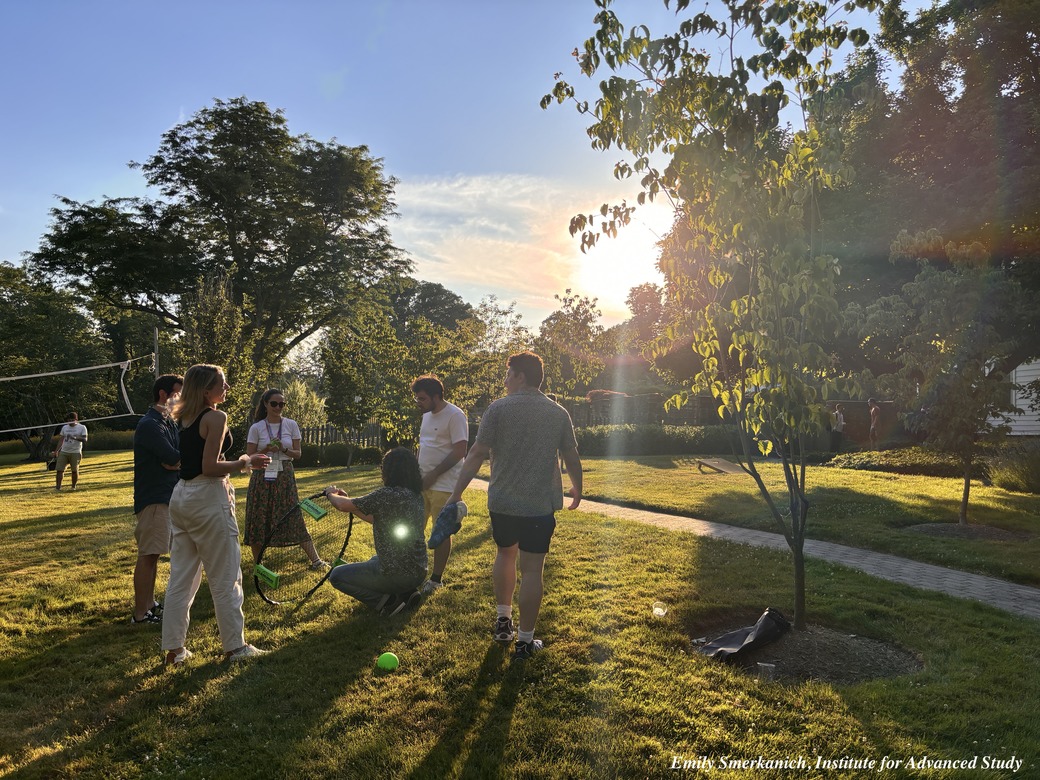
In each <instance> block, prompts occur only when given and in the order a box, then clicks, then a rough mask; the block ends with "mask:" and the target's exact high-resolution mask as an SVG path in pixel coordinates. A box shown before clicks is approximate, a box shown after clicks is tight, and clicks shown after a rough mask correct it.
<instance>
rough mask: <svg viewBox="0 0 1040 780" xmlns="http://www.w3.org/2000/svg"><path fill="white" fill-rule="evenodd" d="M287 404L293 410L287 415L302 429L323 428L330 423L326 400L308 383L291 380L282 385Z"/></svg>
mask: <svg viewBox="0 0 1040 780" xmlns="http://www.w3.org/2000/svg"><path fill="white" fill-rule="evenodd" d="M282 392H283V394H284V395H285V402H286V404H287V405H288V407H289V409H291V410H292V411H291V413H289V412H287V413H286V414H287V415H288V416H289V417H291V418H292V419H294V420H295V421H296V423H297V424H298V425H299V426H300V427H301V428H322V427H324V426H325V423H326V422H327V421H328V418H327V416H326V413H325V399H324V398H322V397H321V396H320V395H318V393H317V392H315V391H314V390H313V389H312V388H311V387H310V386H309V385H308V384H307V383H306V382H303V381H301V380H299V379H295V378H289V379H288V380H287V381H285V382H283V383H282Z"/></svg>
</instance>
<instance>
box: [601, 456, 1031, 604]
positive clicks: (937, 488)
mask: <svg viewBox="0 0 1040 780" xmlns="http://www.w3.org/2000/svg"><path fill="white" fill-rule="evenodd" d="M583 465H584V471H585V474H584V481H585V493H586V496H587V497H589V498H595V499H598V500H603V501H612V502H618V503H624V504H629V505H631V506H638V507H644V508H652V509H659V510H661V511H664V512H674V513H676V514H681V515H689V516H691V517H697V518H700V519H701V520H710V521H714V522H719V523H726V524H729V525H737V526H741V527H744V528H755V529H758V530H762V531H776V530H777V528H776V525H775V523H774V521H773V519H772V518H771V517H770V515H769V513H768V511H767V509H766V505H765V503H764V502H763V500H762V498H761V497H760V495H759V493H758V490H757V488H756V487H755V484H754V482H753V481H752V480H751V478H750V477H748V476H746V475H743V474H718V473H701V472H700V471H699V470H698V468H697V462H696V459H695V458H693V457H671V456H653V457H641V458H633V459H620V458H616V459H615V458H585V459H583ZM759 470H760V471H761V472H762V474H763V476H764V478H765V480H766V483H767V484H768V485H769V486H770V488H771V489H775V490H777V491H778V495H780V496H781V498H782V496H783V495H786V492H785V488H784V484H783V473H782V471H781V469H780V466H779V464H777V463H776V462H770V461H766V462H764V463H762V464H760V466H759ZM962 489H963V481H961V480H959V479H949V478H943V477H919V476H907V475H896V474H888V473H883V472H875V471H857V470H852V469H835V468H827V467H815V468H812V469H811V471H810V474H809V498H810V501H811V502H812V508H811V509H810V513H809V520H808V527H807V535H808V537H809V538H811V539H821V540H824V541H829V542H837V543H839V544H846V545H849V546H851V547H862V548H865V549H868V550H876V551H878V552H886V553H892V554H893V555H900V556H903V557H906V558H912V559H914V560H918V561H923V562H926V563H934V564H938V565H940V566H949V567H951V568H954V569H962V570H964V571H970V572H975V573H979V574H988V575H991V576H994V577H1000V578H1002V579H1007V580H1011V581H1013V582H1018V583H1022V584H1026V585H1040V565H1038V564H1037V561H1040V495H1035V494H1030V493H1013V492H1010V491H1007V490H1004V489H1003V488H999V487H993V486H986V485H983V484H981V483H972V486H971V499H970V504H969V519H970V522H971V523H972V524H975V525H986V526H992V527H995V528H1001V529H1004V530H1007V531H1011V532H1014V533H1016V534H1019V535H1021V538H1018V539H1015V540H1012V541H998V540H991V539H956V538H947V537H935V536H928V535H925V534H921V533H917V532H914V531H912V530H910V529H912V527H913V526H916V525H921V524H926V523H956V522H957V511H958V507H959V504H960V499H961V491H962Z"/></svg>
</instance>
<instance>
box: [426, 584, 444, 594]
mask: <svg viewBox="0 0 1040 780" xmlns="http://www.w3.org/2000/svg"><path fill="white" fill-rule="evenodd" d="M443 587H444V583H443V582H437V581H436V580H426V582H425V583H424V584H423V586H422V594H423V595H424V596H430V595H432V594H433V593H434V591H437V590H440V589H441V588H443Z"/></svg>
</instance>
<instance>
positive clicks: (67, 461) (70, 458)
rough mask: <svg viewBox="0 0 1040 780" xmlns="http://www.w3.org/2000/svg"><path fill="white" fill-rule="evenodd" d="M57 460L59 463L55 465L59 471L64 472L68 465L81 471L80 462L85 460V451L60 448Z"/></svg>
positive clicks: (74, 469)
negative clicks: (67, 450)
mask: <svg viewBox="0 0 1040 780" xmlns="http://www.w3.org/2000/svg"><path fill="white" fill-rule="evenodd" d="M57 460H58V462H57V465H55V467H54V468H55V469H56V470H57V471H59V472H62V471H64V470H65V468H66V467H67V466H72V470H73V471H79V462H80V461H81V460H83V453H82V452H62V451H61V450H58V458H57Z"/></svg>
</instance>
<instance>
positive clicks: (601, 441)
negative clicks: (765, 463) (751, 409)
mask: <svg viewBox="0 0 1040 780" xmlns="http://www.w3.org/2000/svg"><path fill="white" fill-rule="evenodd" d="M574 433H575V436H576V437H577V439H578V452H579V453H580V454H582V455H590V456H592V455H617V456H636V455H724V454H726V453H730V452H733V451H734V450H735V449H736V450H737V451H739V445H738V444H737V439H736V432H735V431H734V430H733V429H732V428H731V427H730V426H728V425H705V426H686V425H593V426H589V427H587V428H577V429H576V430H575V432H574Z"/></svg>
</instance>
